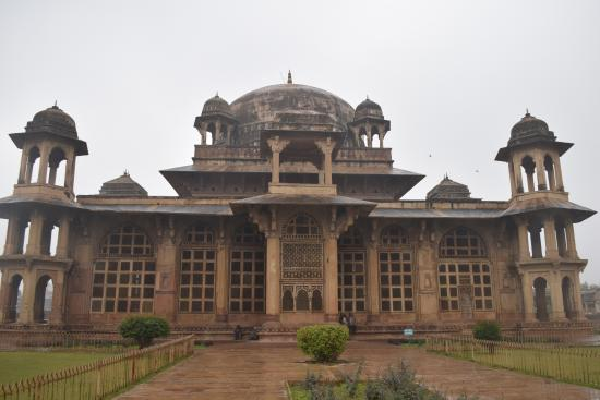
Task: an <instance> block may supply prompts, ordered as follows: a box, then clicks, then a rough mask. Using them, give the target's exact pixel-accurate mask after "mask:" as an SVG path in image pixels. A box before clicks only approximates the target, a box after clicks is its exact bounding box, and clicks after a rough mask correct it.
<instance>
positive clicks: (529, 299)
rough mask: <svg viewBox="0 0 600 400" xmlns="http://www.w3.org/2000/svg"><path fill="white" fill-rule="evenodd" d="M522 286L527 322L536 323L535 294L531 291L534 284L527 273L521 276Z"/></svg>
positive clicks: (524, 312)
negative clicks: (534, 311)
mask: <svg viewBox="0 0 600 400" xmlns="http://www.w3.org/2000/svg"><path fill="white" fill-rule="evenodd" d="M521 285H522V286H523V305H524V308H525V309H524V310H523V314H524V317H525V322H535V320H536V317H535V314H534V313H533V293H532V290H531V286H532V284H531V278H530V277H529V273H528V272H527V271H525V272H523V274H522V275H521Z"/></svg>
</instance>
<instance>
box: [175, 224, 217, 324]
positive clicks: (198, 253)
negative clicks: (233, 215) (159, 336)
mask: <svg viewBox="0 0 600 400" xmlns="http://www.w3.org/2000/svg"><path fill="white" fill-rule="evenodd" d="M216 265H217V249H216V248H215V246H214V233H213V230H212V229H211V228H210V227H209V226H208V225H206V224H203V223H197V224H195V225H193V226H192V227H190V228H189V229H187V230H186V231H185V232H184V242H183V245H182V247H181V269H180V274H179V277H180V278H179V312H181V313H213V312H214V311H215V270H216Z"/></svg>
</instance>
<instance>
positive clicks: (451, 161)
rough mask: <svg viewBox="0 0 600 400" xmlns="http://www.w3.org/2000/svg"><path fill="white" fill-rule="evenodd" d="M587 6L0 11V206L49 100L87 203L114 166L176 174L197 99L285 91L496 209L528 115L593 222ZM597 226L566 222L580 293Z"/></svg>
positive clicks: (599, 275)
mask: <svg viewBox="0 0 600 400" xmlns="http://www.w3.org/2000/svg"><path fill="white" fill-rule="evenodd" d="M599 19H600V1H593V0H591V1H574V0H569V1H548V0H544V1H507V0H503V1H495V2H491V1H481V0H474V1H439V2H434V1H428V2H417V1H411V2H400V1H389V2H376V1H357V2H354V1H339V2H338V1H336V2H334V1H328V2H325V1H322V0H321V1H307V0H302V1H296V2H288V1H263V2H259V1H221V0H219V1H211V2H208V1H205V2H201V1H188V2H184V1H163V2H156V1H155V2H153V1H148V0H146V1H95V2H88V1H70V2H66V1H65V2H61V1H24V0H18V1H17V0H15V1H8V0H3V1H1V2H0V146H1V147H0V148H1V149H2V150H1V151H2V153H1V155H2V157H0V167H1V171H2V174H1V175H0V196H7V195H10V193H11V191H12V184H14V183H15V182H16V180H17V177H18V169H19V162H20V151H19V150H17V149H16V148H15V147H14V145H13V144H12V142H11V141H10V138H9V136H8V133H11V132H21V131H22V130H23V127H24V125H25V123H26V122H27V121H29V120H31V118H32V117H33V115H34V114H35V112H36V111H39V110H41V109H44V108H47V107H49V106H51V105H52V104H54V101H55V100H58V105H59V106H60V107H61V108H62V109H63V110H65V111H67V112H68V113H69V114H71V116H72V117H73V118H74V119H75V121H76V123H77V130H78V133H79V136H80V138H81V139H83V140H85V141H87V143H88V148H89V151H90V155H89V156H87V157H81V158H79V159H78V161H77V170H76V184H75V190H76V192H77V193H78V194H94V193H97V192H98V189H99V187H100V186H101V184H102V183H103V182H104V181H107V180H109V179H112V178H115V177H117V176H118V175H120V174H121V173H122V171H123V170H124V169H125V168H127V169H129V170H130V171H131V174H132V177H133V178H134V179H135V180H137V181H138V182H140V183H141V184H143V185H144V187H145V188H146V189H147V190H148V192H149V193H150V194H151V195H173V194H174V191H173V190H172V189H171V188H170V186H169V184H168V183H167V181H166V180H164V179H163V178H162V176H161V175H160V174H159V173H158V170H159V169H163V168H170V167H178V166H183V165H187V164H190V163H191V156H192V152H193V146H194V144H197V143H199V139H200V137H199V135H198V134H197V132H196V131H195V130H194V129H193V126H192V125H193V121H194V117H195V116H197V115H199V114H200V112H201V110H202V105H203V103H204V101H205V100H206V99H207V98H209V97H212V96H214V94H215V93H216V92H217V91H218V92H219V95H220V96H221V97H224V98H225V99H227V100H229V101H230V102H231V101H233V100H234V99H236V98H237V97H239V96H241V95H242V94H244V93H246V92H248V91H250V90H252V89H254V88H258V87H261V86H265V85H269V84H275V83H283V82H284V81H285V75H286V74H287V70H288V69H291V70H292V74H293V78H294V82H295V83H303V84H308V85H313V86H317V87H321V88H324V89H326V90H329V91H330V92H332V93H335V94H336V95H338V96H340V97H342V98H344V99H346V100H347V101H348V102H349V103H350V104H351V105H352V106H354V107H356V105H357V104H358V103H359V102H360V101H361V100H363V99H364V98H365V97H366V96H367V95H369V96H370V98H371V99H373V100H375V101H376V102H378V103H379V104H380V105H381V106H382V107H383V111H384V114H385V116H386V118H387V119H390V120H391V121H392V131H391V133H389V134H388V135H387V136H386V145H388V146H391V147H393V149H394V151H393V155H394V159H395V166H396V167H398V168H403V169H408V170H411V171H417V172H421V173H424V174H426V175H427V177H426V178H425V179H424V180H423V181H422V182H421V183H419V184H418V185H417V186H416V187H415V188H414V189H413V190H412V191H411V192H410V193H408V195H407V196H406V197H407V198H422V197H424V195H425V194H426V193H427V191H429V189H430V188H431V187H432V186H433V185H434V184H435V183H437V182H438V181H439V180H440V179H441V178H442V177H443V175H444V173H446V172H447V173H448V174H449V175H450V177H451V178H452V179H455V180H457V181H460V182H463V183H466V184H468V185H469V188H470V190H471V192H472V194H473V196H475V197H483V198H484V200H506V199H508V197H509V195H510V193H509V192H510V183H509V180H508V175H507V167H506V164H504V163H500V162H496V161H494V156H495V154H496V151H497V150H498V149H499V148H500V147H502V146H504V145H505V144H506V141H507V140H508V137H509V135H510V130H511V128H512V126H513V124H514V123H516V122H517V121H518V120H519V119H520V118H521V117H522V116H523V114H524V112H525V108H526V107H529V109H530V111H531V113H532V114H533V115H534V116H536V117H539V118H542V119H544V120H545V121H546V122H548V124H549V125H550V129H551V130H553V131H554V133H555V134H556V135H557V136H558V139H559V140H561V141H566V142H574V143H575V147H573V148H572V149H570V150H569V151H568V152H567V153H566V155H565V156H564V157H563V161H562V164H563V174H564V181H565V187H566V189H567V190H568V191H569V192H570V196H571V201H574V202H576V203H577V204H581V205H584V206H587V207H590V208H593V209H596V210H598V209H600V200H599V197H600V190H599V189H598V185H599V184H600V179H598V177H597V176H595V175H594V174H595V173H596V172H597V170H598V164H597V163H595V164H593V163H592V161H593V160H594V159H596V160H598V158H599V154H598V152H599V151H600V139H599V136H600V134H599V133H598V128H599V127H600V24H599V23H598V20H599ZM0 230H1V232H2V233H1V234H0V240H2V243H3V242H4V236H5V230H6V221H2V223H1V225H0ZM599 232H600V216H596V217H592V218H591V219H589V220H587V221H585V222H583V223H580V224H577V226H576V235H577V236H576V237H577V243H578V250H579V254H580V255H581V256H582V257H586V258H589V259H590V263H589V265H588V267H587V270H586V271H585V273H584V276H583V280H587V281H593V282H600V267H599V261H598V260H600V246H599V245H598V244H599V243H598V235H599Z"/></svg>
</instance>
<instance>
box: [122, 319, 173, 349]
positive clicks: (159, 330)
mask: <svg viewBox="0 0 600 400" xmlns="http://www.w3.org/2000/svg"><path fill="white" fill-rule="evenodd" d="M119 334H121V336H123V337H124V338H126V339H133V340H135V341H136V343H137V344H139V346H140V349H143V348H144V347H148V346H151V345H152V341H153V340H154V339H155V338H157V337H166V336H168V335H169V324H168V323H167V321H166V320H165V319H163V318H158V317H129V318H126V319H124V320H123V322H121V325H120V326H119Z"/></svg>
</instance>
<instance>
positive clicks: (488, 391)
mask: <svg viewBox="0 0 600 400" xmlns="http://www.w3.org/2000/svg"><path fill="white" fill-rule="evenodd" d="M341 358H342V359H343V360H344V361H346V362H347V363H345V364H338V365H335V366H320V365H315V364H308V363H306V361H307V358H306V357H305V356H304V355H302V353H301V352H300V351H299V350H298V349H297V348H296V346H295V344H294V343H263V342H258V343H256V342H241V343H223V344H216V345H215V346H213V347H209V348H207V349H201V350H197V351H196V352H195V354H194V355H193V356H192V357H191V358H189V359H187V360H185V361H183V362H181V363H179V364H177V365H175V366H174V367H171V368H169V369H168V370H167V371H165V372H163V373H161V374H159V375H157V376H156V377H154V378H153V379H151V380H150V381H149V382H147V383H145V384H141V385H138V386H136V387H135V388H133V389H132V390H130V391H128V392H126V393H124V394H123V395H121V396H120V397H119V399H122V400H134V399H136V400H137V399H167V400H179V399H186V400H187V399H207V400H236V399H243V400H263V399H264V400H270V399H285V398H286V393H285V381H286V380H300V379H302V378H303V377H304V376H305V375H306V372H307V371H308V369H310V370H311V371H314V372H316V373H321V374H322V375H323V376H324V377H330V378H333V377H336V376H338V375H339V373H340V371H347V372H351V371H354V370H355V369H356V366H357V364H358V363H359V362H361V361H362V362H363V363H364V369H363V371H364V375H363V376H373V375H376V374H377V372H379V371H381V369H382V368H384V367H385V366H386V365H388V364H391V363H395V362H397V361H399V360H400V359H405V360H406V361H408V362H409V364H410V365H411V366H412V368H414V369H415V370H416V372H417V377H418V378H419V379H421V380H422V381H423V383H425V384H426V385H427V386H429V387H434V388H437V389H440V390H443V391H444V392H445V393H447V394H449V395H451V396H453V397H454V396H458V395H459V394H461V393H464V392H465V391H466V393H467V394H469V395H476V396H478V397H479V399H481V400H484V399H502V400H516V399H527V400H537V399H539V400H600V391H599V390H593V389H588V388H584V387H579V386H574V385H566V384H559V383H556V382H554V381H552V380H550V379H544V378H538V377H533V376H527V375H523V374H518V373H514V372H510V371H506V370H502V369H493V368H488V367H484V366H481V365H478V364H475V363H471V362H467V361H458V360H454V359H451V358H449V357H445V356H440V355H436V354H432V353H428V352H426V351H424V350H421V349H416V348H401V347H396V346H393V345H390V344H387V343H383V342H358V341H353V342H350V344H349V346H348V349H347V350H346V352H345V353H344V354H343V355H342V357H341Z"/></svg>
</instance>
